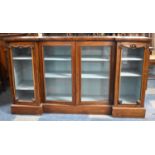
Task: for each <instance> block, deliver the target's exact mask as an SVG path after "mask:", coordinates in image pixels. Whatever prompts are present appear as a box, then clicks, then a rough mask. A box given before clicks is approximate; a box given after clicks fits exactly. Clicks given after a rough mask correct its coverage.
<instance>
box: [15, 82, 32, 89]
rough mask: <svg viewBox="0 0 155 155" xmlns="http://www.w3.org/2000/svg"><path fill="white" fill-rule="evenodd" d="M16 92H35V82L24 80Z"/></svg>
mask: <svg viewBox="0 0 155 155" xmlns="http://www.w3.org/2000/svg"><path fill="white" fill-rule="evenodd" d="M16 90H34V86H33V81H30V80H23V81H21V82H20V83H19V84H18V85H17V86H16Z"/></svg>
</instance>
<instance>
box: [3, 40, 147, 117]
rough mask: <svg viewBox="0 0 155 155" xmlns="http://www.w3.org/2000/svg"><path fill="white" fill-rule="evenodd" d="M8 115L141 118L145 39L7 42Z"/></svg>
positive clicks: (144, 82) (145, 59) (144, 87)
mask: <svg viewBox="0 0 155 155" xmlns="http://www.w3.org/2000/svg"><path fill="white" fill-rule="evenodd" d="M5 40H6V42H7V46H8V47H9V66H10V69H9V70H10V77H11V78H10V84H11V88H12V89H11V90H12V96H13V104H12V108H11V109H12V113H20V114H41V113H42V112H59V113H89V114H109V115H113V116H115V117H144V116H145V108H144V98H145V90H146V80H147V71H148V58H149V52H148V44H149V41H150V39H149V38H145V37H143V38H135V37H12V38H6V39H5Z"/></svg>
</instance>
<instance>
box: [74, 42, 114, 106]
mask: <svg viewBox="0 0 155 155" xmlns="http://www.w3.org/2000/svg"><path fill="white" fill-rule="evenodd" d="M77 47H78V52H77V55H78V56H77V57H78V59H79V60H78V62H77V63H78V64H77V66H79V67H77V68H79V70H78V72H79V73H78V77H79V84H78V86H79V92H80V93H79V96H78V102H79V103H81V104H95V103H100V104H109V99H110V78H111V76H110V72H111V52H112V43H103V42H95V43H94V42H81V43H78V45H77ZM78 86H77V87H78Z"/></svg>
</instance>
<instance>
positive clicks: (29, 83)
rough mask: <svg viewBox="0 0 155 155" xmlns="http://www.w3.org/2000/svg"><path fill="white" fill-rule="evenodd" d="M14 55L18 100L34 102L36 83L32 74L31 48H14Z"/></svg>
mask: <svg viewBox="0 0 155 155" xmlns="http://www.w3.org/2000/svg"><path fill="white" fill-rule="evenodd" d="M12 55H13V64H14V76H15V87H16V88H15V89H16V99H18V100H32V99H33V98H34V83H33V74H32V52H31V48H13V50H12Z"/></svg>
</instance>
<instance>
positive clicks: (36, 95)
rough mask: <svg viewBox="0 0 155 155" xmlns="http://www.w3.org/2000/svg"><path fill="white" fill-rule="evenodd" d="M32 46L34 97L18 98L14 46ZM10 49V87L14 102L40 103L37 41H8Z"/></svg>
mask: <svg viewBox="0 0 155 155" xmlns="http://www.w3.org/2000/svg"><path fill="white" fill-rule="evenodd" d="M15 47H17V48H26V47H28V48H31V52H32V76H33V82H34V99H33V100H32V101H26V100H16V90H15V77H14V64H13V59H12V48H15ZM8 48H9V49H8V50H9V55H8V56H9V75H10V77H9V80H10V87H11V92H12V94H13V96H12V98H13V104H16V105H40V98H39V86H38V82H39V79H38V69H39V68H38V46H37V43H33V42H13V43H8Z"/></svg>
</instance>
